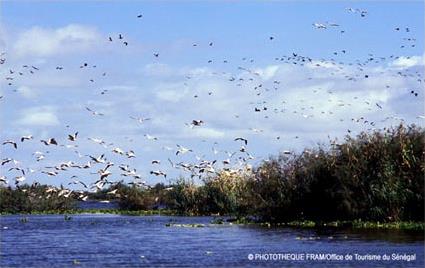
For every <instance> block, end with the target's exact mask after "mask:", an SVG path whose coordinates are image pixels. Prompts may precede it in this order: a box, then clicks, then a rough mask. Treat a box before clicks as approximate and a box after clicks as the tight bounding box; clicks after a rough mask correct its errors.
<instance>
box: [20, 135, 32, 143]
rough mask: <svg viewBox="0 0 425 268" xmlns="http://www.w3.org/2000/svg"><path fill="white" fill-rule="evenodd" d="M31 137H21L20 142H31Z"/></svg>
mask: <svg viewBox="0 0 425 268" xmlns="http://www.w3.org/2000/svg"><path fill="white" fill-rule="evenodd" d="M32 138H33V137H32V135H28V136H22V137H21V142H24V140H32Z"/></svg>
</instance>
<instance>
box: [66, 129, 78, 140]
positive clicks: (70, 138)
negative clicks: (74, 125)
mask: <svg viewBox="0 0 425 268" xmlns="http://www.w3.org/2000/svg"><path fill="white" fill-rule="evenodd" d="M77 135H78V131H77V132H75V133H74V135H71V134H70V135H68V140H70V141H76V140H77Z"/></svg>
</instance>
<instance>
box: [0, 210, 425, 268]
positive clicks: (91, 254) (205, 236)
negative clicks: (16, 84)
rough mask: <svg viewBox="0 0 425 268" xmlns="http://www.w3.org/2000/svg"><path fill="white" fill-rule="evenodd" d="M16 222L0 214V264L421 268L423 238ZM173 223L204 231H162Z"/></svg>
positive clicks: (81, 218) (52, 218)
mask: <svg viewBox="0 0 425 268" xmlns="http://www.w3.org/2000/svg"><path fill="white" fill-rule="evenodd" d="M21 218H22V216H18V215H14V216H1V217H0V226H1V247H0V257H1V258H0V266H1V267H18V266H19V267H66V266H68V267H70V266H73V267H146V266H155V267H160V266H196V267H205V266H215V267H216V266H223V267H229V266H279V267H282V266H285V267H287V266H292V267H300V266H304V267H311V266H312V265H314V266H322V267H329V266H334V267H341V266H346V267H348V266H356V267H373V266H375V267H382V266H398V267H400V266H405V267H423V266H424V244H423V243H424V235H423V233H406V232H394V231H392V232H389V231H379V232H377V231H373V232H371V231H368V232H365V231H362V232H352V231H341V230H339V231H337V230H300V229H290V228H266V227H258V226H257V227H256V226H236V225H228V224H226V225H209V223H210V221H211V220H212V218H211V217H168V216H151V217H150V216H149V217H148V216H145V217H135V216H119V215H93V214H87V215H84V214H83V215H72V219H71V220H68V221H65V220H64V216H63V215H43V216H36V215H33V216H28V217H27V218H28V221H27V222H25V223H24V222H21V221H20V219H21ZM170 221H172V222H175V223H178V224H184V223H203V224H206V226H205V227H203V228H189V227H177V226H171V227H166V224H167V223H169V222H170ZM262 253H281V254H283V253H297V254H301V255H302V254H307V253H325V254H326V253H329V254H337V255H343V256H345V255H346V254H351V255H352V256H353V258H354V257H355V256H354V253H357V254H361V255H365V254H370V255H371V254H376V255H380V256H381V257H382V255H383V254H388V255H389V256H390V257H391V254H393V253H401V254H416V260H413V261H410V262H408V261H402V260H398V261H397V260H388V261H387V260H386V261H382V260H381V261H360V260H357V261H356V260H354V259H353V260H351V261H344V260H335V259H332V260H329V261H326V260H322V261H320V260H303V261H294V260H293V261H290V260H284V259H281V260H279V259H277V260H270V259H269V260H266V259H265V258H267V257H266V256H265V255H255V254H262ZM249 254H253V255H252V258H253V260H249V257H250V255H249ZM281 256H283V255H281ZM298 256H300V255H298ZM306 256H307V255H304V258H306ZM271 257H272V258H273V256H271ZM274 257H275V258H279V257H278V255H274ZM261 258H262V259H261ZM330 258H333V257H330Z"/></svg>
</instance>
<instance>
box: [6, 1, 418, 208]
mask: <svg viewBox="0 0 425 268" xmlns="http://www.w3.org/2000/svg"><path fill="white" fill-rule="evenodd" d="M347 11H348V12H349V13H352V14H356V15H359V16H360V17H361V18H363V19H365V17H367V16H368V12H367V11H366V10H360V9H353V8H349V9H347ZM136 18H137V19H142V18H143V16H142V15H137V16H136ZM312 25H313V27H314V28H316V29H317V30H327V29H330V28H338V27H340V25H339V24H337V23H331V22H315V23H313V24H312ZM394 31H396V32H400V31H404V32H405V33H406V34H409V33H410V28H408V27H396V28H395V29H394ZM340 32H341V33H345V30H341V31H340ZM268 39H269V42H274V40H275V39H276V37H275V36H270V37H269V38H268ZM401 40H402V41H403V42H404V43H403V45H402V46H401V47H400V48H405V47H408V46H410V47H415V45H416V39H415V38H413V37H411V36H407V37H402V38H401ZM107 41H108V42H116V41H119V42H120V43H122V45H124V46H129V45H131V44H129V41H128V40H127V39H126V38H125V36H124V35H123V34H118V35H117V36H112V35H111V36H108V37H107ZM213 45H214V43H213V42H209V43H208V46H209V47H213ZM193 46H194V47H195V46H198V44H196V43H195V44H193ZM346 53H348V52H347V51H346V50H339V51H335V52H334V53H333V56H337V55H340V54H346ZM6 55H7V54H6V53H1V55H0V64H1V65H0V66H5V64H6V63H7V57H6ZM152 55H153V57H154V59H157V58H160V53H159V52H156V51H155V52H153V53H152ZM399 58H400V57H399V56H395V55H391V56H387V57H381V56H376V55H373V54H368V56H367V58H366V59H364V60H357V61H355V62H350V63H347V62H341V61H337V60H335V59H333V58H330V59H319V60H317V59H313V58H310V57H308V56H305V55H300V54H298V53H291V54H290V55H286V56H279V57H275V58H274V61H276V62H278V63H280V64H288V65H293V66H307V65H308V66H313V67H314V68H321V67H322V66H328V65H331V66H333V67H335V68H334V70H333V71H332V72H331V73H330V75H333V76H338V77H342V78H344V79H346V80H348V81H351V82H353V83H355V82H356V81H361V80H363V79H369V75H370V74H368V73H367V70H368V66H370V65H372V64H380V63H385V62H388V61H394V60H397V59H399ZM212 62H213V60H212V59H211V60H208V63H212ZM228 62H229V60H227V59H226V60H223V63H228ZM242 62H244V63H247V64H248V63H252V62H254V59H249V58H242ZM80 68H81V69H84V68H97V66H96V65H91V64H89V63H86V62H84V63H82V64H81V65H80ZM348 68H350V70H348ZM64 69H65V67H63V66H57V67H56V70H57V71H63V70H64ZM353 69H354V70H355V71H354V72H353V71H352V70H353ZM39 71H40V68H39V67H37V66H35V65H31V64H28V65H23V66H22V67H20V68H14V69H10V70H9V72H8V74H7V76H6V77H5V78H4V79H5V81H6V84H7V85H8V86H9V88H10V90H11V92H16V91H17V90H16V89H15V85H14V83H15V82H18V81H19V77H21V76H25V75H37V72H39ZM237 73H238V74H232V73H228V72H221V73H220V72H214V73H213V75H217V76H219V77H222V78H223V79H225V80H227V81H229V82H231V83H233V84H234V86H236V87H247V88H250V89H252V91H253V92H255V96H256V97H257V98H258V99H257V100H256V101H252V102H250V103H249V105H248V108H247V113H250V112H252V113H253V116H256V115H258V114H259V115H262V116H263V117H264V120H267V119H268V118H269V117H271V116H272V115H273V114H279V113H287V112H290V111H288V110H287V109H286V108H282V107H270V105H269V103H268V101H267V100H266V99H265V98H263V96H264V95H266V94H272V93H273V91H277V90H280V84H281V83H284V81H279V80H274V81H272V83H271V84H266V83H265V82H263V81H261V75H260V74H259V73H258V72H256V71H255V69H251V68H249V67H242V66H238V68H237ZM101 75H102V76H106V75H107V73H106V72H104V73H102V74H101ZM394 76H396V77H402V78H404V79H411V80H414V81H415V82H416V83H417V85H418V87H417V88H414V89H407V92H408V93H409V94H410V96H411V97H412V98H416V97H421V96H420V95H421V91H420V90H421V88H422V87H423V82H424V78H423V76H422V74H421V73H420V72H410V71H408V70H407V71H406V70H400V71H398V72H397V73H394ZM185 78H186V79H187V82H188V83H189V81H190V79H192V78H193V75H187V76H186V77H185ZM308 79H313V78H308ZM94 82H95V79H90V83H94ZM386 87H387V88H390V87H391V85H387V86H386ZM319 91H321V89H315V90H313V92H312V93H313V94H314V93H318V92H319ZM268 92H270V93H268ZM320 93H325V94H328V95H329V96H330V98H331V97H332V96H333V94H334V92H332V91H330V90H328V91H326V92H320ZM100 94H101V95H107V94H108V90H102V91H101V93H100ZM206 94H207V95H208V96H211V97H213V96H214V90H209V91H207V93H206ZM193 98H194V101H196V99H198V98H200V96H199V94H195V95H193ZM354 99H355V100H356V101H359V102H361V103H362V105H366V106H367V110H369V111H371V110H372V111H376V112H379V110H381V109H383V107H382V105H383V104H381V103H378V102H376V103H372V102H371V101H368V100H367V99H361V97H355V98H354ZM0 101H7V100H5V98H4V96H0ZM287 101H288V100H287ZM287 101H285V100H284V101H282V105H283V107H285V105H286V104H287ZM330 101H331V100H330ZM333 101H335V100H333ZM0 103H1V102H0ZM303 103H304V100H300V104H299V106H298V108H299V109H298V110H293V111H291V112H292V113H293V114H297V115H299V116H300V117H301V118H305V119H308V118H312V117H314V116H315V114H322V115H326V116H331V115H332V114H333V111H325V110H322V111H319V112H318V111H317V107H313V106H311V105H310V106H309V105H305V106H304V104H303ZM337 103H338V106H339V107H345V108H347V109H350V106H351V105H352V103H350V102H347V101H344V100H337ZM353 105H356V104H353ZM85 111H86V112H88V113H89V114H91V115H92V116H93V117H104V118H106V117H107V116H108V115H107V114H105V113H103V112H99V111H96V110H95V109H94V108H92V107H85ZM254 114H256V115H254ZM234 117H235V119H237V118H239V115H237V114H236V115H234ZM420 117H421V118H423V116H420ZM129 118H130V119H132V120H134V121H135V123H136V124H141V125H145V124H149V121H151V120H153V118H148V117H142V116H132V115H129ZM390 119H400V120H402V119H401V118H397V117H396V116H394V117H392V118H390V117H387V118H384V119H383V120H382V121H381V122H385V121H386V120H390ZM344 120H350V121H351V122H352V123H355V124H362V125H363V126H364V127H365V128H368V129H374V127H375V125H376V123H377V122H374V121H372V120H369V119H368V118H366V117H363V116H362V117H359V118H349V119H347V118H341V119H340V121H344ZM185 124H186V126H187V127H189V128H190V129H194V128H202V127H203V126H204V124H205V122H204V120H202V119H199V118H195V119H191V120H190V121H188V122H187V123H185ZM67 128H70V127H69V126H67ZM250 130H251V131H252V132H253V133H257V134H261V133H263V132H264V130H262V129H257V128H251V129H250ZM67 131H68V130H67ZM348 132H351V130H348ZM80 135H81V134H80V133H79V131H69V133H68V136H67V137H50V138H48V139H37V138H36V137H34V136H33V135H23V136H21V137H19V138H15V139H6V140H3V141H2V146H10V147H11V148H13V150H12V151H19V148H20V147H21V146H23V144H24V143H28V142H38V141H39V142H40V144H41V146H43V147H42V148H43V149H40V150H39V151H35V152H33V153H32V157H33V159H34V161H35V162H36V163H38V166H39V168H38V169H31V168H25V167H23V166H22V163H21V161H20V160H18V159H15V158H13V157H4V156H3V158H2V159H1V174H0V184H3V185H7V184H9V180H11V183H10V185H13V184H14V185H15V186H16V187H18V188H19V186H20V185H21V184H23V183H25V180H26V177H27V176H34V177H36V176H47V177H58V176H61V177H62V178H64V177H68V178H69V179H68V180H67V184H68V186H71V185H74V189H71V188H72V187H71V188H70V187H68V186H63V185H61V186H60V187H56V186H51V187H49V188H48V189H47V190H46V191H47V193H56V194H58V195H59V196H64V197H69V196H71V195H72V194H73V193H74V194H76V195H77V196H78V198H80V199H81V200H83V201H85V200H87V195H86V194H85V193H86V191H98V190H102V189H104V188H105V187H106V186H108V185H114V184H116V183H119V182H123V181H130V182H129V184H131V185H135V186H138V187H150V186H149V184H148V183H147V182H146V180H145V178H146V177H147V176H149V175H150V176H157V177H163V178H164V179H165V178H167V173H168V172H167V170H166V169H164V168H165V167H164V165H167V166H169V167H171V168H173V169H177V170H180V171H181V172H184V173H187V174H189V176H190V177H191V178H194V177H195V178H199V179H202V178H204V177H206V176H212V175H214V174H216V173H217V172H225V173H228V174H237V173H241V172H246V171H249V170H251V169H252V166H251V165H250V161H252V160H254V159H256V157H255V156H254V155H253V154H252V153H250V152H249V150H248V145H249V144H250V142H249V141H248V139H247V138H246V137H233V138H232V139H233V142H234V143H235V144H236V145H237V146H238V150H233V151H230V150H229V151H226V150H218V149H217V148H216V146H217V145H218V143H217V142H214V144H213V148H212V155H213V156H214V159H211V160H207V159H206V158H205V156H198V155H197V152H196V151H195V150H194V149H191V148H187V147H185V146H182V145H181V144H176V145H175V147H174V148H173V147H168V146H162V149H163V150H166V151H172V152H173V153H172V157H171V156H170V157H169V158H168V161H167V162H168V163H161V161H160V160H158V159H152V160H151V162H150V163H149V166H150V167H151V168H150V171H149V172H148V173H149V174H141V173H140V172H139V171H138V170H137V169H136V168H134V167H132V166H131V165H130V164H129V163H128V162H127V161H130V160H132V159H135V158H137V153H136V152H135V151H134V150H131V149H129V150H125V149H122V148H120V147H118V146H117V145H115V144H114V143H110V142H107V141H105V140H102V139H99V138H93V137H84V138H82V137H81V136H80ZM144 137H145V138H146V139H147V140H148V141H150V142H158V140H159V139H158V137H155V136H153V135H150V134H147V133H146V134H144ZM275 138H276V139H277V140H279V139H280V136H276V137H275ZM294 138H295V139H296V138H298V136H295V137H294ZM81 139H84V141H88V142H90V143H93V144H97V145H99V146H100V147H99V148H102V150H101V151H100V152H99V153H98V154H97V155H93V154H84V153H83V152H82V151H81V150H80V148H81V147H80V146H79V141H80V140H81ZM61 147H63V148H65V149H68V150H71V151H73V152H74V153H75V154H76V155H78V159H81V161H80V162H76V161H63V162H60V163H57V164H56V165H49V166H46V165H43V162H44V161H46V159H47V158H49V154H50V151H51V150H57V149H58V148H61ZM44 149H46V150H47V151H46V150H44ZM283 153H284V154H288V155H289V154H291V153H292V152H291V151H283ZM304 153H308V151H305V152H304ZM186 154H191V155H193V156H194V157H195V158H196V161H193V162H183V161H176V160H172V158H177V159H179V157H181V156H182V155H186ZM112 155H113V157H110V156H112ZM222 155H224V157H221V159H220V158H219V157H218V156H222ZM111 158H115V159H117V160H116V161H115V162H113V161H112V160H111ZM117 161H119V163H117ZM65 172H67V173H65ZM69 172H71V173H73V174H72V175H67V174H69ZM84 172H85V173H84ZM6 174H7V175H6ZM77 174H78V175H77ZM82 174H85V175H82ZM91 175H93V176H96V177H97V178H96V180H95V181H93V182H92V183H88V182H87V178H86V177H90V176H91ZM82 176H86V177H84V179H81V178H80V177H82ZM168 178H169V176H168ZM35 183H37V182H35ZM109 194H111V195H118V193H117V191H116V190H114V191H111V192H109Z"/></svg>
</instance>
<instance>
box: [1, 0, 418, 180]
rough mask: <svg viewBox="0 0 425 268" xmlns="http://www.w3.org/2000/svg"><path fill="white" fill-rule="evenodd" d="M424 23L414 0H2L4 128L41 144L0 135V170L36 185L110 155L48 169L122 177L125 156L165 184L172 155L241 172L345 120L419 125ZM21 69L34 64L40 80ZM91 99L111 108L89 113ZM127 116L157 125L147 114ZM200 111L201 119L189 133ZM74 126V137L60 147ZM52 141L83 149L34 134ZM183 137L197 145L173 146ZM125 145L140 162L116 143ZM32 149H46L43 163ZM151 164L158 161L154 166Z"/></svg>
mask: <svg viewBox="0 0 425 268" xmlns="http://www.w3.org/2000/svg"><path fill="white" fill-rule="evenodd" d="M348 8H353V9H359V10H363V11H367V14H366V16H365V17H361V15H360V12H349V11H348V10H347V9H348ZM139 14H142V15H143V17H142V18H137V15H139ZM423 21H424V4H423V2H421V1H416V2H414V1H412V2H401V1H400V2H395V1H390V2H384V1H368V2H359V1H355V2H348V1H347V2H346V1H340V2H336V1H333V2H325V1H316V2H313V1H311V2H309V1H302V2H296V1H281V2H267V3H264V2H259V1H258V2H256V1H249V2H212V1H205V2H201V1H199V2H196V1H193V2H192V1H182V2H177V1H173V2H171V1H163V2H154V1H152V2H148V1H127V2H125V1H108V2H103V1H58V2H51V1H39V2H35V1H3V2H2V3H1V28H0V34H1V35H0V37H1V39H0V50H1V51H2V52H5V55H3V56H2V57H4V58H6V62H5V63H4V64H2V65H0V67H1V68H0V75H1V77H2V79H1V80H0V86H1V87H0V96H3V98H2V99H0V107H1V108H0V109H1V113H0V122H1V125H2V126H1V129H2V132H1V135H0V138H1V140H3V141H4V140H9V139H12V140H18V139H19V138H20V137H21V136H22V135H30V134H31V135H33V136H34V139H33V140H30V141H25V142H24V143H20V142H19V143H18V149H17V150H15V149H13V148H12V147H11V146H10V145H2V148H1V150H2V151H1V152H2V158H3V159H4V158H13V159H16V160H18V161H19V163H16V164H13V163H8V164H6V165H4V166H2V168H1V171H2V172H1V173H2V175H5V176H6V177H7V178H8V180H9V181H11V182H13V180H14V177H15V176H18V174H19V173H17V172H16V171H10V172H9V171H8V169H9V168H11V167H13V166H14V165H15V166H18V167H22V168H24V169H27V168H31V169H33V170H34V172H32V173H31V172H30V173H28V172H27V174H26V179H27V180H26V181H27V182H29V183H31V182H32V181H34V180H37V181H41V182H43V183H49V184H50V183H51V184H56V185H58V184H60V183H63V184H67V183H68V182H69V181H70V179H69V178H70V177H71V176H72V175H77V176H78V177H79V179H81V180H82V181H84V182H87V183H91V182H94V181H95V180H96V179H97V176H98V175H94V174H90V173H92V172H96V171H97V170H98V169H100V168H101V167H102V165H96V166H94V167H93V168H92V169H91V170H87V171H81V170H75V168H74V169H68V170H67V171H61V172H59V174H58V175H57V176H55V177H48V176H46V175H45V174H44V173H40V172H41V171H46V170H48V169H46V168H45V167H46V166H54V165H57V164H59V163H61V162H64V161H73V162H75V163H78V164H82V163H86V162H87V161H89V159H88V157H86V156H84V155H86V154H90V155H96V156H97V155H100V154H102V153H105V154H106V155H107V158H108V160H109V161H112V162H114V163H115V166H114V167H113V168H112V169H111V170H112V172H113V174H112V175H111V176H110V179H111V180H112V181H117V180H120V179H122V177H121V176H120V172H119V171H118V169H117V166H118V165H119V164H129V165H130V166H131V167H132V168H135V169H137V172H138V173H139V174H140V175H141V176H142V177H143V178H144V180H146V181H147V183H149V184H152V183H155V182H158V181H163V179H162V178H160V177H154V176H152V175H150V174H149V172H150V171H151V170H161V171H164V172H167V174H168V176H167V181H168V180H173V179H175V178H176V177H178V176H179V175H182V176H188V174H187V172H185V171H184V170H181V169H179V170H175V169H174V168H172V167H171V166H170V165H169V163H168V161H167V159H168V158H170V159H171V160H172V161H174V162H184V163H192V164H196V163H198V162H199V161H200V160H199V159H205V160H209V161H212V160H218V163H220V162H221V161H222V160H225V159H227V158H230V157H229V156H228V155H227V152H237V153H236V154H235V155H234V156H232V157H231V160H232V164H231V165H229V168H233V169H236V168H238V167H240V166H241V165H242V164H241V163H239V162H240V161H239V160H240V159H238V157H241V158H242V157H243V158H247V157H248V156H252V158H253V159H251V160H249V163H251V164H253V165H255V164H256V163H259V162H260V161H262V160H264V159H267V158H268V157H269V156H270V155H276V154H277V153H278V152H279V151H282V150H294V151H300V150H302V149H303V148H305V147H312V146H315V145H316V144H317V143H321V142H326V141H328V136H329V137H331V138H335V137H339V138H341V137H343V136H344V135H345V134H346V133H347V130H348V129H350V131H352V133H354V134H355V133H358V132H359V131H362V130H373V129H378V128H382V127H389V126H391V125H397V124H398V123H399V122H400V120H401V119H403V120H404V121H405V122H407V123H416V124H419V125H423V119H422V118H421V116H423V115H424V110H423V109H424V108H423V106H424V95H423V94H424V92H423V84H424V82H423V68H424V51H423V48H424V39H423V37H424V23H423ZM314 23H321V24H324V25H327V28H326V29H317V28H316V27H314V26H313V24H314ZM330 24H338V26H330ZM396 28H400V29H399V30H396ZM406 28H408V30H406ZM119 34H121V35H122V36H123V39H122V40H120V39H119V38H118V35H119ZM109 37H112V39H113V41H112V42H110V41H109V40H108V38H109ZM270 37H273V40H270ZM123 41H126V42H128V46H125V45H124V44H123V43H122V42H123ZM210 42H212V43H213V44H212V46H210V45H209V43H210ZM343 51H344V52H343ZM154 53H159V57H155V56H154V55H153V54H154ZM293 53H295V54H296V55H297V56H296V57H293ZM334 53H336V54H334ZM286 56H288V57H292V59H287V58H286ZM282 57H284V60H280V58H282ZM300 57H304V59H307V61H305V62H302V61H301V59H302V58H300ZM276 58H277V60H276ZM371 58H373V60H368V59H371ZM308 59H310V61H309V60H308ZM209 61H210V62H209ZM224 61H226V62H224ZM294 62H296V64H294ZM84 63H88V66H87V67H85V68H80V66H81V65H82V64H84ZM23 65H29V66H31V65H32V66H35V67H37V68H38V69H39V70H33V72H34V74H31V73H30V72H29V70H30V69H31V67H29V69H28V68H27V69H26V68H24V67H22V66H23ZM94 65H95V66H96V67H93V66H94ZM58 66H59V67H63V70H57V69H56V67H58ZM9 70H12V72H13V74H11V73H10V71H9ZM19 72H22V73H23V75H19V74H18V73H19ZM103 73H105V75H103ZM365 76H368V77H367V78H366V77H365ZM7 77H9V78H11V77H12V78H13V80H7V79H6V78H7ZM350 78H351V79H350ZM418 79H419V80H418ZM90 80H93V82H91V81H90ZM8 83H11V85H8ZM259 85H261V86H260V87H259ZM104 90H107V92H106V93H105V94H101V92H102V91H104ZM411 90H414V91H415V92H417V93H418V96H416V97H415V96H414V95H413V94H411V93H410V92H411ZM209 93H211V94H210V95H209ZM195 96H197V97H195ZM376 104H378V105H380V106H381V107H382V109H380V108H378V105H376ZM85 107H90V108H91V109H94V110H96V111H99V112H101V113H104V114H105V115H104V116H93V115H91V114H90V113H89V112H88V111H86V110H85ZM264 107H267V110H262V111H261V112H255V108H260V109H263V108H264ZM130 116H134V117H138V116H141V117H149V118H152V119H151V120H149V121H146V122H144V123H143V124H140V123H138V122H137V121H136V120H133V119H131V118H130ZM359 118H363V119H362V120H360V121H365V120H367V121H368V122H371V121H373V122H375V125H374V126H371V125H370V124H368V123H359V122H356V120H355V119H359ZM194 119H196V120H199V119H202V120H203V121H205V124H204V125H202V126H200V127H194V128H190V127H188V126H187V125H186V124H190V122H191V121H192V120H194ZM67 126H69V127H67ZM253 129H254V130H253ZM75 131H78V132H79V137H78V139H77V141H76V142H70V141H67V139H66V137H67V135H68V134H70V133H73V132H75ZM146 134H148V135H152V136H155V137H157V139H158V140H156V141H154V140H148V139H146V136H145V135H146ZM239 136H242V137H245V138H247V139H248V140H249V142H248V146H247V151H248V153H249V155H248V154H247V153H244V152H240V151H239V150H240V147H241V145H242V144H241V143H240V142H235V141H234V138H235V137H239ZM50 137H55V138H56V139H57V140H58V141H59V144H60V145H77V146H78V147H70V148H67V147H61V146H58V147H53V146H49V147H47V146H45V145H43V144H42V143H40V142H39V140H40V139H46V138H50ZM277 137H279V139H278V138H277ZM88 138H99V139H102V140H105V142H106V143H108V144H110V143H113V145H110V146H107V148H105V147H102V146H100V145H97V144H94V143H93V142H91V141H89V140H88ZM176 144H179V145H183V146H185V147H188V148H190V149H192V150H193V152H191V153H188V154H185V155H183V156H180V155H179V156H176V155H175V152H176V150H177V147H176ZM68 147H69V146H68ZM116 147H119V148H121V149H123V150H124V151H128V150H134V151H135V152H136V155H137V157H136V158H133V159H127V158H126V157H123V156H121V155H117V154H115V153H112V152H111V150H112V149H113V148H116ZM164 147H165V148H168V147H169V148H172V149H170V150H168V149H164ZM213 148H214V149H215V151H216V152H214V150H213ZM35 151H41V152H43V153H44V154H45V156H46V157H45V159H44V160H42V161H39V162H37V161H35V157H34V156H33V155H32V154H33V153H34V152H35ZM46 151H49V152H48V153H46ZM74 151H78V152H79V153H80V155H81V157H79V156H78V154H77V153H75V152H74ZM217 151H218V152H217ZM153 159H159V160H161V164H160V165H152V164H151V163H150V161H151V160H153ZM221 166H222V165H221V164H217V165H216V168H217V169H219V168H220V167H221ZM126 180H127V181H129V180H128V179H126Z"/></svg>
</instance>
